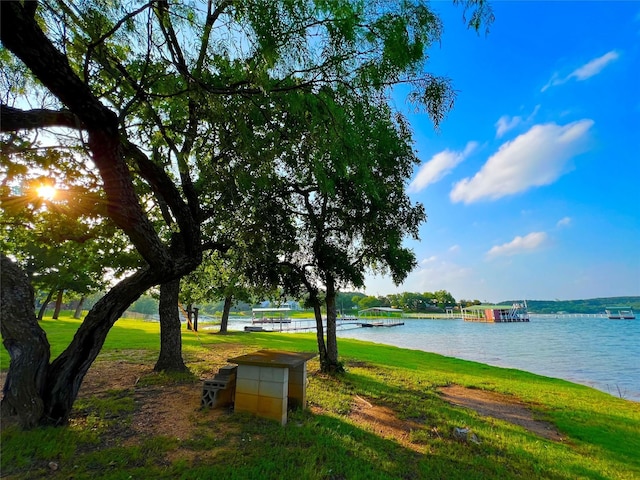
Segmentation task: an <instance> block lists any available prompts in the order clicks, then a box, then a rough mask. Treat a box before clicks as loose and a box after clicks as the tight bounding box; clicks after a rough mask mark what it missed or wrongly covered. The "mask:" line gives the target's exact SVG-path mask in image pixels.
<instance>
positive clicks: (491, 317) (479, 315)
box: [462, 302, 529, 323]
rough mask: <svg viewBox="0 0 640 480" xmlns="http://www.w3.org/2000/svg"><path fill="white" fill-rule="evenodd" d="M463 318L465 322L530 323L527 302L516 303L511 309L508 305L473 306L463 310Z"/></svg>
mask: <svg viewBox="0 0 640 480" xmlns="http://www.w3.org/2000/svg"><path fill="white" fill-rule="evenodd" d="M462 318H463V320H464V321H465V322H485V323H512V322H528V321H529V312H528V311H527V303H526V302H522V303H514V304H513V305H511V307H508V306H506V305H473V306H471V307H467V308H463V309H462Z"/></svg>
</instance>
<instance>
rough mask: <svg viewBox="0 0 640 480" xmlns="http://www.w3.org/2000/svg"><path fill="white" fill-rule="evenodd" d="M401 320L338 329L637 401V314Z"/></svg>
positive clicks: (344, 334) (342, 333) (639, 337)
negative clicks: (620, 316) (631, 317)
mask: <svg viewBox="0 0 640 480" xmlns="http://www.w3.org/2000/svg"><path fill="white" fill-rule="evenodd" d="M403 321H404V322H405V324H404V325H402V326H398V327H390V328H349V329H339V331H338V337H348V338H356V339H360V340H367V341H371V342H376V343H383V344H387V345H395V346H398V347H402V348H410V349H414V350H423V351H426V352H434V353H439V354H442V355H447V356H451V357H456V358H461V359H465V360H473V361H477V362H482V363H486V364H489V365H495V366H499V367H509V368H516V369H519V370H526V371H528V372H532V373H537V374H540V375H545V376H548V377H556V378H562V379H565V380H569V381H571V382H575V383H580V384H583V385H589V386H591V387H594V388H597V389H599V390H602V391H604V392H607V393H610V394H612V395H615V396H619V395H620V396H622V397H623V398H626V399H628V400H634V401H637V402H640V320H638V319H636V320H609V319H608V318H603V317H587V316H566V317H563V316H560V317H558V318H555V317H552V318H549V317H543V316H539V317H538V316H535V315H532V316H531V321H530V322H528V323H527V322H525V323H475V322H464V321H462V320H461V319H451V320H411V319H403ZM247 324H249V323H248V322H247V321H246V320H245V321H244V322H242V321H237V320H236V321H232V322H230V325H229V327H230V329H238V330H241V329H242V328H243V327H244V325H247ZM265 327H269V326H267V325H265ZM274 327H275V325H274ZM339 347H340V345H339V344H338V348H339Z"/></svg>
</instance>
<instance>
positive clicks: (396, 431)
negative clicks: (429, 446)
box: [349, 395, 425, 453]
mask: <svg viewBox="0 0 640 480" xmlns="http://www.w3.org/2000/svg"><path fill="white" fill-rule="evenodd" d="M349 418H350V419H351V420H352V421H353V422H355V423H356V424H358V425H361V426H367V427H368V428H369V429H370V430H371V431H373V432H374V433H375V434H376V435H379V436H381V437H383V438H391V439H393V440H395V441H396V442H398V443H400V444H401V445H402V446H404V447H406V448H409V449H411V450H414V451H416V452H420V453H423V452H424V449H425V447H424V445H419V444H417V443H414V442H412V440H411V432H412V431H414V430H418V429H422V428H423V425H421V424H419V423H418V422H414V421H407V420H401V419H399V418H398V417H397V416H396V414H395V412H394V411H393V410H392V409H390V408H389V407H385V406H380V405H374V404H372V403H370V402H369V401H368V400H366V399H364V398H362V397H360V396H359V395H355V396H354V397H353V403H352V404H351V412H350V414H349Z"/></svg>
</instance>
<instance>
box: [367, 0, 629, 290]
mask: <svg viewBox="0 0 640 480" xmlns="http://www.w3.org/2000/svg"><path fill="white" fill-rule="evenodd" d="M433 6H434V8H435V10H436V11H437V12H438V13H439V14H440V15H441V17H442V19H443V21H444V27H445V30H444V34H443V37H442V41H441V44H440V45H435V46H434V47H433V48H432V49H431V50H430V52H429V53H430V64H429V67H428V70H429V71H430V72H432V73H434V74H437V75H444V76H447V77H449V78H451V79H452V81H453V84H454V88H455V89H456V91H457V99H456V103H455V106H454V109H453V111H452V112H451V113H450V114H449V115H448V117H447V119H446V120H445V121H444V122H443V123H442V125H441V127H440V130H439V131H437V132H436V131H434V129H433V125H432V124H431V122H430V121H429V119H428V118H427V117H426V115H424V114H410V111H409V109H408V107H406V106H405V104H404V100H403V99H401V98H400V97H399V96H398V99H397V106H398V108H399V109H400V110H401V111H404V112H405V113H407V114H408V116H409V118H410V120H411V123H412V126H413V130H414V138H415V141H416V144H415V147H416V150H417V152H418V156H419V157H420V159H421V161H422V165H421V166H420V167H419V168H417V169H416V171H415V172H414V176H413V178H412V179H411V183H410V185H409V192H410V195H411V198H412V199H413V200H414V201H419V202H421V203H423V204H424V205H425V208H426V211H427V215H428V217H429V218H428V221H427V223H426V224H424V225H423V226H422V228H421V234H420V236H421V240H420V241H419V242H414V241H410V242H408V245H409V246H410V247H411V248H413V249H414V251H415V253H416V256H417V259H418V262H419V266H418V268H416V270H414V271H413V272H412V273H411V274H410V275H409V276H408V278H407V279H406V281H405V282H404V283H403V284H402V285H400V286H397V287H396V286H395V285H393V282H392V281H391V279H389V278H386V277H382V276H370V277H368V278H367V282H366V284H367V288H366V293H367V294H370V295H384V294H388V293H393V292H397V291H413V292H427V291H429V292H432V291H435V290H441V289H444V290H448V291H449V292H451V293H452V294H453V296H454V297H455V298H456V299H458V300H460V299H478V300H481V301H496V302H497V301H503V300H515V299H529V300H534V299H540V300H542V299H545V300H553V299H561V300H569V299H580V298H594V297H609V296H621V295H640V218H639V217H640V2H637V1H636V2H629V1H626V2H614V1H607V2H592V1H554V2H551V1H536V2H517V1H513V2H504V1H494V2H493V8H494V13H495V16H496V20H495V23H494V24H493V25H492V26H491V28H490V32H489V34H488V35H484V33H482V34H480V35H477V34H476V33H475V32H473V31H470V30H467V29H466V27H465V25H464V23H463V21H462V13H463V11H462V9H461V8H457V7H454V6H452V4H451V2H449V1H446V2H445V1H442V2H434V3H433Z"/></svg>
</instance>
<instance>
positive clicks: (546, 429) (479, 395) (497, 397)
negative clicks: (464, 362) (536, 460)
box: [440, 385, 563, 442]
mask: <svg viewBox="0 0 640 480" xmlns="http://www.w3.org/2000/svg"><path fill="white" fill-rule="evenodd" d="M440 392H441V393H442V398H444V399H445V400H446V401H447V402H449V403H450V404H451V405H456V406H462V407H466V408H471V409H472V410H475V411H476V412H478V413H479V414H480V415H485V416H487V417H492V418H497V419H499V420H504V421H506V422H510V423H513V424H515V425H519V426H521V427H523V428H526V429H527V430H529V431H530V432H533V433H535V434H536V435H539V436H541V437H543V438H547V439H549V440H554V441H557V442H560V441H562V440H563V437H562V435H561V434H560V432H559V431H558V430H557V429H556V428H555V426H554V425H552V424H551V423H548V422H544V421H541V420H536V419H535V418H534V415H533V412H532V411H531V409H530V408H529V407H528V406H527V405H526V404H524V403H523V402H521V401H519V400H517V399H515V398H513V397H510V396H508V395H503V394H500V393H496V392H489V391H486V390H478V389H474V388H466V387H462V386H460V385H451V386H449V387H443V388H441V389H440Z"/></svg>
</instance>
